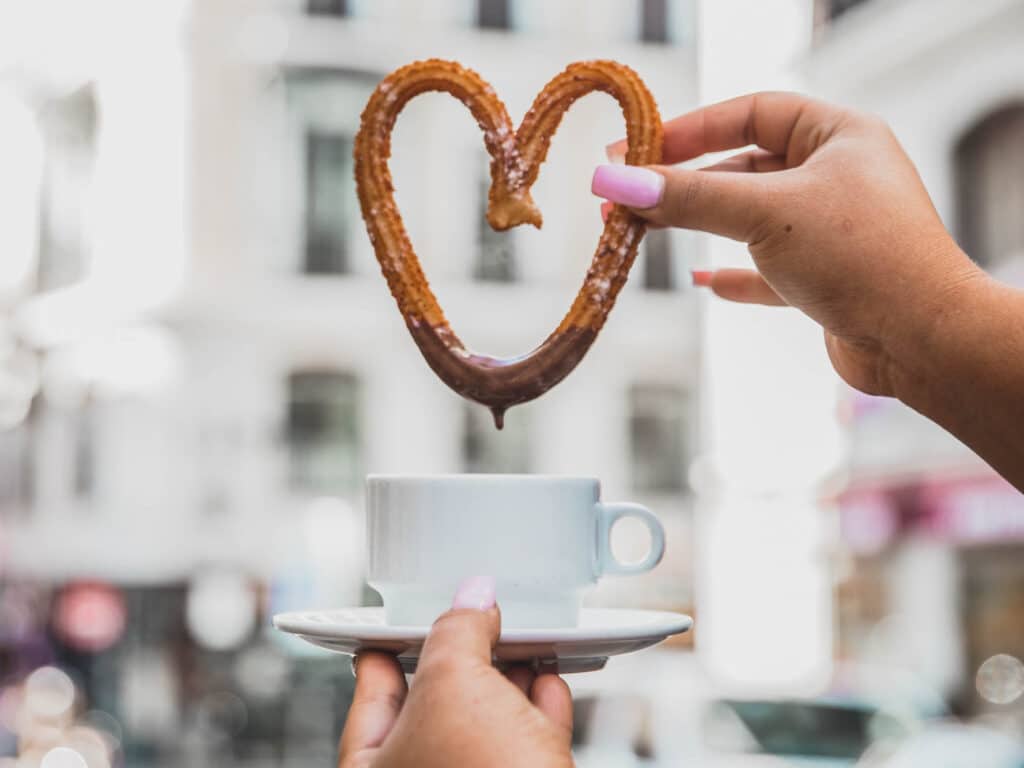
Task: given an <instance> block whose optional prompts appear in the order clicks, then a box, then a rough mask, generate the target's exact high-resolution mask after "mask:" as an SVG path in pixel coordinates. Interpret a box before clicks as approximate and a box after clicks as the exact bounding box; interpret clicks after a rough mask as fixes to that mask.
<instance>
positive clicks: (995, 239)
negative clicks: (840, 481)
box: [804, 0, 1024, 730]
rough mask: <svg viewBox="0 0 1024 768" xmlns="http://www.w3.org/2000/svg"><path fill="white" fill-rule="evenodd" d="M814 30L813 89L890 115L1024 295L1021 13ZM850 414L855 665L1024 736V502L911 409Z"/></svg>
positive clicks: (948, 15) (841, 23) (937, 13)
mask: <svg viewBox="0 0 1024 768" xmlns="http://www.w3.org/2000/svg"><path fill="white" fill-rule="evenodd" d="M817 20H818V25H819V26H818V34H817V35H816V45H815V47H814V49H813V50H812V51H811V53H810V55H809V57H808V59H807V61H806V62H805V64H804V71H805V73H806V77H807V80H808V82H809V83H810V84H811V87H812V90H814V91H815V92H817V93H819V94H820V95H822V96H823V97H826V98H829V99H832V100H835V101H838V102H841V103H846V104H850V105H851V106H855V107H858V108H861V109H866V110H869V111H872V112H875V113H877V114H879V115H881V116H882V117H884V118H885V119H886V120H887V121H889V122H890V124H891V125H892V127H893V129H894V130H895V132H896V134H897V136H898V137H899V139H900V141H901V142H902V143H903V145H904V147H905V148H906V149H907V151H908V152H909V154H910V155H911V157H912V159H913V160H914V161H915V163H916V164H917V166H918V168H919V170H920V173H921V176H922V178H923V179H924V181H925V183H926V185H927V186H928V189H929V192H930V193H931V195H932V197H933V199H934V201H935V203H936V206H937V208H938V210H939V213H940V214H941V215H942V217H943V219H944V221H945V222H946V223H947V225H948V226H949V227H950V229H951V230H952V231H953V232H954V233H955V235H956V236H957V238H958V240H959V242H960V243H961V245H962V246H963V247H964V248H965V250H966V251H967V252H968V253H969V254H970V255H971V257H972V258H974V259H975V260H976V261H977V262H978V263H979V264H981V265H982V266H984V267H985V268H986V269H987V270H989V271H990V272H991V273H992V274H993V275H994V276H995V277H996V278H997V279H1001V280H1004V281H1006V282H1008V283H1010V284H1013V285H1017V286H1024V281H1022V280H1021V276H1022V267H1024V224H1022V221H1024V219H1022V217H1021V215H1020V211H1021V210H1022V209H1024V117H1022V115H1024V80H1022V79H1021V75H1020V73H1021V72H1022V71H1024V46H1022V45H1021V40H1020V30H1022V29H1024V4H1021V3H1019V2H1015V1H1014V0H981V1H980V2H974V3H970V4H968V5H965V4H963V3H959V2H952V1H949V0H946V1H944V2H920V1H918V0H907V1H906V2H885V1H884V0H862V1H861V2H832V3H830V2H827V1H825V2H819V3H818V13H817ZM964 407H965V408H969V407H970V404H969V403H965V404H964ZM844 420H845V421H846V424H847V427H848V433H849V477H848V486H847V488H846V490H845V491H844V492H843V493H842V494H841V497H840V506H841V512H840V518H841V522H840V529H841V540H842V543H843V546H842V550H841V552H840V553H839V555H838V558H837V564H838V571H839V576H840V584H839V591H838V598H839V599H838V605H837V612H838V622H839V637H840V645H839V649H840V658H841V660H843V661H845V662H848V663H850V665H851V667H852V668H856V667H857V666H858V665H861V667H862V666H863V665H864V664H868V663H869V661H870V660H871V659H872V658H874V659H877V658H878V657H879V654H883V655H887V657H888V658H889V659H890V660H891V661H892V668H893V669H896V670H898V674H899V673H901V674H904V675H905V676H907V677H910V678H912V679H913V681H912V682H908V681H907V680H904V681H903V682H904V683H907V684H908V685H912V686H916V687H917V689H918V692H919V693H921V695H922V696H923V697H925V698H928V696H932V697H934V698H936V699H937V700H939V701H945V702H948V703H949V705H950V706H951V707H952V708H953V710H954V711H959V712H963V713H971V714H984V713H987V714H988V715H992V716H996V715H998V716H1008V717H1010V718H1011V719H1015V720H1016V725H1015V728H1016V729H1018V730H1019V729H1020V727H1021V724H1022V723H1024V708H1022V706H1021V704H1020V701H1019V697H1020V695H1021V693H1022V692H1024V684H1018V683H1017V682H1016V681H1017V680H1018V678H1020V677H1021V672H1019V671H1016V670H1019V669H1020V670H1024V666H1022V665H1021V662H1020V661H1019V660H1020V659H1022V658H1024V621H1022V616H1024V614H1022V612H1021V606H1022V605H1024V602H1022V601H1024V591H1022V590H1024V496H1022V495H1021V494H1020V493H1019V492H1018V491H1016V490H1015V489H1014V488H1012V487H1011V486H1010V485H1009V484H1008V483H1006V482H1005V481H1003V480H1002V479H1000V478H999V477H998V476H997V475H995V473H994V472H993V471H992V470H991V469H990V468H988V467H987V466H986V465H985V464H984V463H983V462H981V461H980V460H979V459H978V458H977V457H976V456H974V455H973V454H972V453H971V451H969V450H968V449H967V448H966V447H965V446H963V445H962V444H960V443H959V442H958V441H956V440H955V439H953V438H952V437H950V436H949V435H947V434H945V433H944V432H943V431H942V430H941V429H939V428H937V427H936V426H935V425H933V424H931V423H930V422H928V421H927V420H926V419H924V418H923V417H921V416H919V415H918V414H916V413H914V412H912V411H910V410H909V409H907V408H905V407H903V406H901V405H900V404H899V403H896V402H892V401H888V400H884V399H879V398H871V397H867V396H862V395H859V394H855V393H849V395H848V397H847V401H846V406H845V407H844ZM992 664H996V665H997V666H998V665H1003V668H1002V669H1000V670H998V672H999V673H998V674H997V675H996V678H997V679H1000V680H1002V681H1003V682H1004V683H1005V685H1004V688H1005V690H996V689H994V688H992V687H991V685H988V684H987V683H986V682H985V680H986V674H988V673H990V672H992V671H993V669H992ZM861 674H862V675H863V670H862V673H861ZM898 674H897V676H898ZM851 676H852V677H856V675H854V674H852V673H851ZM889 682H890V683H892V684H893V685H896V682H895V681H894V680H890V681H889ZM882 687H884V686H882ZM1014 701H1016V702H1017V703H1016V704H1013V703H1012V702H1014Z"/></svg>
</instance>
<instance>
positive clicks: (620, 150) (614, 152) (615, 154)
mask: <svg viewBox="0 0 1024 768" xmlns="http://www.w3.org/2000/svg"><path fill="white" fill-rule="evenodd" d="M604 155H605V157H607V158H608V162H609V163H615V164H621V163H625V162H626V140H625V139H619V140H618V141H613V142H612V143H611V144H609V145H608V146H607V147H605V148H604Z"/></svg>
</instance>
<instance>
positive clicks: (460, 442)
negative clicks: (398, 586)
mask: <svg viewBox="0 0 1024 768" xmlns="http://www.w3.org/2000/svg"><path fill="white" fill-rule="evenodd" d="M598 6H600V7H599V8H598ZM102 9H103V11H102V12H100V13H96V12H95V8H94V9H93V11H94V12H92V13H85V12H81V15H80V18H78V19H77V23H76V24H71V25H69V27H73V28H74V29H73V31H72V29H70V28H69V29H67V30H64V29H63V27H62V28H61V29H60V30H51V29H50V26H49V25H50V22H49V20H48V19H47V13H46V11H45V9H40V10H39V11H37V12H33V11H31V10H30V9H28V10H26V9H19V10H17V11H15V10H13V9H11V10H6V11H4V12H3V13H5V14H11V16H12V18H11V19H10V20H9V21H10V22H11V23H9V24H4V23H0V27H5V28H6V29H8V30H12V29H20V32H19V33H14V34H12V35H11V37H12V41H11V42H12V44H13V42H15V40H14V39H13V38H15V37H17V36H19V35H20V36H21V37H23V38H25V39H33V34H35V33H39V32H40V31H45V33H46V34H45V35H44V37H46V36H49V37H50V38H51V39H52V40H53V44H54V47H53V50H46V51H39V50H36V51H27V52H26V57H25V58H21V59H17V54H18V51H17V49H15V53H14V55H13V56H12V61H11V62H7V63H8V64H10V66H9V67H8V68H7V69H6V72H4V76H3V78H2V79H0V87H2V90H0V99H2V100H0V108H2V109H4V110H5V113H4V114H5V115H8V116H9V119H7V120H6V121H5V127H4V129H3V134H0V138H2V139H3V149H0V152H2V153H3V154H4V157H5V158H6V159H7V160H9V161H10V162H9V163H5V167H7V168H13V169H14V173H13V174H12V175H11V176H9V177H8V178H7V179H6V180H5V181H4V182H0V183H2V184H4V187H3V188H2V189H0V192H2V193H3V196H2V197H0V203H2V205H3V206H4V207H5V209H4V212H3V213H2V214H0V218H3V219H4V220H5V221H8V222H15V223H16V226H15V227H13V228H10V227H5V229H4V231H3V233H2V235H0V236H2V237H3V244H4V246H5V251H6V252H7V253H11V254H14V255H15V257H16V258H13V259H7V258H5V266H4V269H5V270H6V272H5V274H3V276H2V277H3V285H2V288H3V290H4V293H3V295H2V297H0V299H2V301H3V304H2V308H3V312H4V318H5V329H6V330H5V343H6V344H7V347H8V348H7V349H5V354H6V355H7V357H6V361H5V362H6V369H5V375H6V376H7V377H8V378H9V380H10V382H11V384H10V386H9V387H8V388H7V390H6V392H5V402H4V414H3V415H4V416H5V417H6V421H7V423H6V424H5V426H6V427H7V429H6V430H5V431H4V432H3V434H2V450H3V451H4V456H5V457H6V460H5V461H4V462H3V469H2V472H3V477H2V478H0V493H3V506H2V510H3V513H2V525H3V541H4V546H5V552H4V557H5V561H4V567H5V569H6V574H7V576H8V577H12V578H38V579H45V580H63V579H73V578H81V577H90V578H101V579H108V580H111V581H114V582H117V583H160V582H180V581H182V580H185V579H188V578H189V577H190V576H191V575H192V574H193V573H195V572H196V571H197V569H201V568H203V567H205V566H210V565H224V564H230V565H232V566H237V567H238V568H240V569H241V570H242V571H244V572H245V573H248V574H251V575H252V576H253V577H255V578H257V579H259V580H264V581H273V580H274V579H276V578H279V577H280V576H281V574H282V572H291V571H295V570H296V569H298V570H302V568H301V567H299V566H300V564H303V563H305V564H306V565H307V566H308V563H310V562H312V563H313V567H314V570H315V571H316V572H317V573H318V574H320V576H319V578H318V579H317V584H318V585H319V586H320V587H321V588H323V589H325V590H326V591H325V592H323V593H321V594H319V595H312V596H310V595H307V598H308V599H315V598H317V597H319V598H320V599H321V600H324V601H327V602H330V603H337V602H346V601H347V602H351V601H353V600H356V601H357V600H359V599H361V598H362V592H361V562H360V557H361V552H362V534H361V532H360V524H359V520H360V511H361V508H360V497H361V492H362V491H361V488H362V485H361V484H362V478H363V476H364V475H365V474H366V473H368V472H431V473H433V472H459V471H488V470H490V471H523V472H550V473H582V474H589V475H595V476H598V477H600V478H601V479H602V481H603V483H604V486H605V495H606V496H608V497H615V498H629V499H634V500H639V501H643V502H647V503H649V504H650V505H651V506H652V507H653V508H654V509H656V510H657V511H658V512H659V513H660V514H661V515H662V516H663V518H664V519H665V521H666V525H667V526H668V528H669V530H670V542H669V553H670V554H669V558H668V560H667V561H666V565H665V566H663V567H662V568H661V569H659V571H658V572H657V573H656V574H652V575H651V576H650V577H647V578H645V579H640V580H636V579H634V580H630V583H629V584H628V585H627V584H624V583H623V584H620V585H615V584H609V585H608V586H607V592H606V595H605V598H604V599H607V600H614V601H617V602H622V601H627V602H637V601H639V602H643V603H645V604H652V605H664V606H675V607H684V608H688V607H689V605H690V592H689V583H690V578H689V546H690V544H689V536H688V530H689V515H690V509H689V502H688V499H689V494H688V490H687V473H686V467H687V464H688V461H689V458H690V455H691V451H692V440H693V434H694V424H695V419H694V417H693V414H694V403H695V400H694V397H693V391H694V388H695V385H696V375H697V371H698V367H699V356H698V338H699V332H698V331H699V317H698V312H697V306H696V302H695V301H694V297H693V294H692V293H691V292H689V291H687V290H686V286H687V285H688V283H689V276H688V274H687V272H688V268H689V267H690V266H691V265H692V264H693V262H694V259H695V258H696V241H695V240H693V239H691V238H690V237H688V236H687V235H685V234H681V233H672V234H666V233H656V234H653V235H651V236H650V237H649V238H648V240H647V243H646V247H645V249H644V253H643V255H642V256H641V257H640V259H639V260H638V263H637V265H636V266H635V267H634V272H633V276H632V278H631V281H630V283H629V284H628V285H627V288H626V290H625V291H624V294H623V296H622V297H621V299H620V301H619V303H618V305H617V306H616V308H615V311H614V312H613V314H612V316H611V318H610V321H609V323H608V325H607V327H606V328H605V330H604V331H603V333H602V335H601V337H600V338H599V339H598V341H597V343H596V344H595V346H594V347H593V349H592V351H591V353H590V354H589V356H588V357H587V359H586V360H585V361H584V362H583V363H582V364H581V365H580V367H579V369H578V371H576V372H575V373H574V374H573V375H572V376H571V377H569V379H568V380H567V381H565V382H564V383H563V384H561V385H560V386H559V387H557V388H556V389H555V390H553V391H552V392H551V393H550V394H548V395H547V396H545V397H544V398H543V399H541V400H540V401H538V402H536V403H533V404H529V405H527V406H524V407H519V408H516V409H513V411H511V412H510V414H509V416H508V419H507V426H506V428H505V430H504V431H503V432H500V433H499V432H496V431H495V430H494V429H493V427H491V426H490V423H489V415H488V413H487V412H486V410H485V409H483V408H482V407H479V406H475V405H472V404H468V403H465V402H463V401H462V400H460V399H459V398H458V397H457V396H455V395H454V394H453V393H452V392H450V391H449V390H448V389H447V388H446V387H444V385H443V384H441V383H440V382H439V381H438V380H437V379H436V378H435V377H434V376H433V374H432V373H431V372H430V371H429V369H428V368H427V366H426V365H425V363H424V362H423V360H422V359H421V357H420V355H419V352H418V350H417V349H416V348H415V346H414V344H413V343H412V341H411V339H410V338H409V337H408V334H407V332H406V330H405V328H404V326H403V324H402V322H401V319H400V317H399V314H398V312H397V311H396V308H395V306H394V303H393V300H392V299H391V297H390V295H389V294H388V292H387V288H386V285H385V282H384V280H383V278H382V277H381V276H380V273H379V269H378V265H377V263H376V261H375V259H374V257H373V253H372V250H371V249H370V245H369V242H368V239H367V237H366V236H365V230H364V228H363V225H362V221H361V220H360V218H359V215H358V207H357V205H356V203H355V196H354V188H353V187H354V185H353V182H352V160H351V140H352V137H353V135H354V133H355V131H356V129H357V127H358V119H359V113H360V111H361V109H362V106H363V103H364V102H365V100H366V98H367V97H368V95H369V93H370V91H371V89H372V88H373V86H374V85H375V83H376V82H377V80H379V78H380V77H381V76H382V75H383V74H385V73H387V72H389V71H391V70H392V69H394V68H396V67H398V66H400V65H402V64H405V63H407V62H410V61H413V60H416V59H420V58H426V57H431V56H441V57H446V58H451V59H456V60H458V61H461V62H462V63H464V64H465V65H467V66H470V67H473V68H475V69H477V70H478V71H479V72H480V73H481V74H482V75H483V76H484V77H485V78H486V79H488V80H489V81H490V82H491V83H492V84H493V85H494V87H495V89H496V91H497V92H498V93H499V94H500V95H501V96H502V98H503V99H504V100H505V102H506V104H507V105H508V107H509V110H510V113H511V114H512V115H513V116H514V118H515V119H518V117H519V116H521V115H522V114H523V113H524V112H525V110H526V108H527V107H528V105H529V103H530V101H531V100H532V97H533V95H534V94H535V93H536V92H537V91H538V90H539V89H540V88H541V86H542V85H543V84H544V83H545V82H546V81H547V80H548V79H549V78H550V77H552V76H553V75H554V74H556V73H557V72H558V71H560V70H561V69H562V68H563V67H564V66H565V65H566V64H567V63H568V62H570V61H573V60H577V59H583V58H596V57H603V58H614V59H618V60H620V61H623V62H626V63H628V64H630V65H631V66H633V67H634V68H635V69H637V70H638V71H639V73H640V74H641V75H642V76H643V77H644V78H645V80H646V81H647V83H648V85H649V87H650V88H651V90H652V92H654V93H655V94H656V95H657V97H658V98H659V102H660V106H661V109H662V112H663V113H664V114H665V115H672V114H676V113H679V112H681V111H683V110H685V109H687V108H689V107H690V106H692V105H693V103H694V101H695V98H696V94H695V88H696V78H695V73H694V46H693V28H694V27H693V13H694V11H693V8H692V6H691V5H690V4H689V3H687V2H666V0H662V2H650V1H649V0H645V1H644V2H636V3H633V2H630V3H620V2H611V0H604V1H603V2H601V3H596V2H582V0H578V1H577V2H573V3H568V2H567V3H558V4H552V3H543V2H525V0H524V1H521V2H517V3H509V2H495V1H493V0H480V2H476V3H474V2H467V1H465V0H463V1H462V2H456V1H455V0H453V1H452V2H446V3H430V4H426V3H417V2H412V0H405V1H399V0H393V1H392V2H386V3H385V2H373V3H371V2H341V1H340V0H329V1H328V0H310V2H308V3H302V2H298V0H277V1H276V2H273V1H271V0H268V1H267V2H263V3H252V2H242V1H241V0H218V1H216V2H213V1H207V0H204V2H202V3H199V2H196V3H192V4H188V3H186V2H184V1H183V0H182V1H181V2H177V3H165V4H162V5H161V11H160V13H159V14H154V13H151V12H150V11H149V10H147V11H145V12H143V11H142V10H141V9H138V8H136V7H135V6H133V5H131V4H118V3H115V2H110V3H107V4H105V5H103V6H102ZM76 13H77V12H76ZM115 20H116V22H117V23H116V24H115V23H112V22H113V21H115ZM33 55H35V58H33ZM129 61H130V62H131V64H130V65H128V64H126V62H129ZM15 64H17V66H15ZM0 71H4V70H2V69H0ZM10 126H13V127H10ZM621 134H622V125H621V118H620V117H619V112H618V109H617V107H616V106H615V105H614V104H613V103H610V102H608V101H606V100H603V97H600V96H594V97H592V98H588V99H586V100H584V101H583V102H581V103H580V104H579V105H577V106H576V107H574V108H573V110H572V112H571V113H570V114H569V115H568V117H567V118H566V120H565V121H564V123H563V125H562V127H561V129H560V130H559V133H558V135H557V137H556V139H555V141H554V144H553V147H552V152H551V156H550V159H549V161H548V162H547V164H546V166H545V168H544V169H543V171H542V173H541V178H540V180H539V182H538V184H537V187H536V191H535V195H536V199H537V201H538V203H539V205H540V206H541V208H542V210H543V211H544V212H545V214H546V217H545V218H546V220H545V226H544V229H543V231H541V232H525V231H517V232H514V233H512V234H511V235H497V234H495V233H493V232H491V231H490V230H489V229H488V228H487V227H486V226H485V225H482V219H481V215H482V213H481V212H482V204H483V199H484V197H485V196H486V173H487V165H486V155H485V153H484V150H483V145H482V142H481V137H480V136H479V134H478V131H477V130H476V127H475V125H474V124H473V122H472V120H471V119H469V117H468V115H466V114H464V110H463V108H462V107H461V105H459V104H457V103H456V102H454V101H452V100H451V99H449V98H448V97H447V96H444V97H442V96H436V97H424V98H421V99H418V100H417V101H416V102H414V103H413V104H411V105H410V106H409V107H408V108H407V109H406V111H405V112H404V113H403V115H402V118H401V119H400V120H399V124H398V127H397V129H396V132H395V154H394V158H393V161H392V168H393V172H394V176H395V179H396V185H397V189H398V197H399V202H400V204H402V206H403V208H404V211H405V220H406V222H407V225H408V228H409V230H410V233H411V235H412V238H413V240H414V242H415V243H416V244H417V249H418V252H419V254H420V256H421V257H422V259H423V261H424V265H425V269H426V271H427V273H428V275H429V276H430V278H431V281H432V285H433V286H434V288H435V290H436V292H437V294H438V295H439V297H440V298H441V301H442V303H443V305H444V307H445V310H446V312H447V313H448V314H449V317H450V318H451V319H452V321H453V325H454V326H455V327H456V328H458V330H459V332H460V333H461V334H462V335H463V338H464V339H466V340H467V341H468V342H469V343H471V344H472V345H474V346H475V347H477V348H479V349H481V350H483V351H487V352H490V353H515V352H521V351H525V350H527V349H529V348H530V347H531V346H532V345H535V344H536V343H538V342H539V341H540V340H541V339H542V338H543V337H544V335H546V333H547V332H548V331H549V329H550V328H553V327H554V326H555V325H556V323H557V321H558V319H560V317H561V314H562V313H563V312H564V311H565V309H566V308H567V307H568V304H569V302H570V300H571V297H572V295H573V294H574V293H575V291H576V288H577V286H578V284H579V283H580V281H581V280H582V276H583V273H584V271H585V269H586V265H587V264H588V263H589V260H590V257H591V254H592V252H593V248H594V245H595V244H596V241H597V236H598V233H599V231H600V226H601V224H600V217H599V215H598V201H597V200H595V199H594V198H592V197H591V195H590V193H589V180H590V174H591V171H592V169H593V167H594V166H595V165H596V164H597V163H600V162H603V161H604V158H603V147H604V145H605V144H606V143H607V142H609V141H611V140H614V139H615V138H617V137H618V136H620V135H621ZM37 191H38V195H37V194H36V192H37ZM26 198H28V199H26ZM36 199H38V201H39V203H38V204H37V203H36V202H35V200H36ZM626 546H629V542H628V541H627V542H626ZM624 589H625V590H627V591H626V592H623V590H624ZM641 595H642V596H643V597H640V596H641Z"/></svg>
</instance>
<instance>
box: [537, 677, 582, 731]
mask: <svg viewBox="0 0 1024 768" xmlns="http://www.w3.org/2000/svg"><path fill="white" fill-rule="evenodd" d="M530 701H531V702H533V705H534V706H535V707H537V709H539V710H540V711H541V712H543V713H544V714H545V715H546V716H547V718H548V719H549V720H551V722H553V723H555V724H556V725H558V726H560V727H562V728H563V729H564V730H565V731H566V733H567V734H568V735H569V738H570V739H571V738H572V694H571V693H570V691H569V686H568V684H566V682H565V680H563V679H562V678H561V677H559V676H558V675H555V674H550V673H547V674H543V675H538V676H537V679H536V680H534V681H533V685H532V686H531V688H530Z"/></svg>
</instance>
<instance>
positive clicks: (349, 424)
mask: <svg viewBox="0 0 1024 768" xmlns="http://www.w3.org/2000/svg"><path fill="white" fill-rule="evenodd" d="M359 401H360V387H359V380H358V379H357V378H356V377H355V376H353V375H352V374H350V373H343V372H339V371H299V372H296V373H293V374H292V375H291V376H290V377H289V379H288V425H287V439H288V447H289V452H290V480H291V485H292V487H293V488H295V489H298V490H303V491H310V492H314V493H349V492H352V491H354V490H356V489H357V488H358V485H359V473H360V468H361V456H360V446H361V441H360V424H359Z"/></svg>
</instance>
